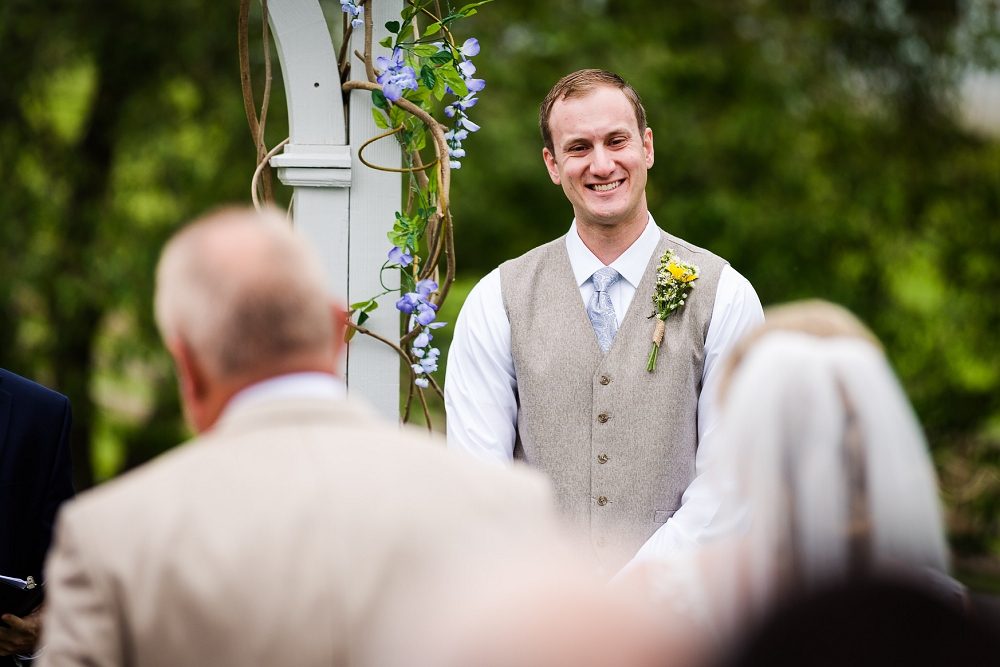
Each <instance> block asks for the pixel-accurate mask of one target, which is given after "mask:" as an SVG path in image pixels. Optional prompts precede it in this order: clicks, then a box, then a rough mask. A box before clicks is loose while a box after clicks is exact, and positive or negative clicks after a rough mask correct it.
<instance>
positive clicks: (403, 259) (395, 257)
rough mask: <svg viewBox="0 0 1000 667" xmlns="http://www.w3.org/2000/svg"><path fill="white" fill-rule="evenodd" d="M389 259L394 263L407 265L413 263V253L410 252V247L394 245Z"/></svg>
mask: <svg viewBox="0 0 1000 667" xmlns="http://www.w3.org/2000/svg"><path fill="white" fill-rule="evenodd" d="M389 261H390V262H392V263H393V264H398V265H400V266H402V267H407V266H409V265H410V264H412V263H413V255H411V254H410V249H409V248H400V247H399V246H392V250H390V251H389Z"/></svg>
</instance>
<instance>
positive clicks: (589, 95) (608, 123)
mask: <svg viewBox="0 0 1000 667" xmlns="http://www.w3.org/2000/svg"><path fill="white" fill-rule="evenodd" d="M549 127H550V128H551V131H552V133H553V135H557V134H558V135H559V140H560V141H568V140H572V139H573V138H577V137H585V136H594V135H600V136H604V135H607V134H612V133H616V132H632V133H635V132H637V131H638V129H639V122H638V119H637V118H636V115H635V109H634V108H633V106H632V103H631V102H629V99H628V97H626V96H625V93H624V92H623V91H622V90H621V89H619V88H615V87H613V86H598V87H596V88H594V89H593V90H590V91H587V92H586V93H580V94H577V95H574V96H572V97H569V98H566V97H562V98H559V99H558V100H557V101H556V102H555V104H553V105H552V111H551V113H550V114H549Z"/></svg>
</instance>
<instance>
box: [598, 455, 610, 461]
mask: <svg viewBox="0 0 1000 667" xmlns="http://www.w3.org/2000/svg"><path fill="white" fill-rule="evenodd" d="M597 462H598V463H607V462H608V455H607V454H598V455H597Z"/></svg>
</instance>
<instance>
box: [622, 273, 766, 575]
mask: <svg viewBox="0 0 1000 667" xmlns="http://www.w3.org/2000/svg"><path fill="white" fill-rule="evenodd" d="M763 322H764V310H763V308H761V305H760V299H758V298H757V293H756V292H755V291H754V289H753V286H752V285H751V284H750V281H748V280H747V279H746V278H744V277H743V276H741V275H740V274H739V273H737V272H736V270H735V269H733V268H732V267H730V266H729V265H726V267H725V268H724V269H723V270H722V275H720V276H719V285H718V288H717V290H716V293H715V306H714V307H713V309H712V323H711V324H710V325H709V327H708V336H707V337H706V338H705V367H704V370H703V371H702V384H701V396H700V397H699V399H698V453H697V455H696V458H695V478H694V481H692V482H691V484H690V486H688V488H687V490H686V491H684V495H683V496H682V497H681V506H680V509H678V510H677V511H676V512H675V513H674V515H673V516H672V517H670V518H669V519H668V520H667V522H666V523H665V524H663V525H662V526H660V528H659V530H657V531H656V532H655V533H653V535H652V537H650V538H649V540H647V541H646V543H645V544H644V545H642V548H641V549H639V553H637V554H636V555H635V558H633V559H632V561H631V562H630V563H629V564H628V565H626V566H625V568H623V569H622V572H625V571H626V570H628V569H630V568H631V567H632V566H633V565H634V564H636V563H638V562H639V561H643V560H648V559H654V558H667V557H670V556H671V555H673V554H675V553H679V552H681V551H684V550H687V549H690V548H692V547H697V546H698V545H699V544H702V543H703V541H705V540H707V539H710V538H712V537H715V536H713V535H712V534H711V532H710V531H709V530H708V527H709V524H710V523H711V521H712V518H713V517H714V516H715V513H716V512H717V511H718V509H719V506H720V505H721V504H722V496H721V494H719V493H718V492H716V490H715V489H714V488H713V487H712V486H711V485H710V484H709V482H708V479H707V478H706V476H705V469H706V465H707V464H708V462H709V460H710V459H711V457H712V453H713V452H714V450H715V448H716V447H715V442H714V440H715V438H716V437H718V435H717V434H718V425H719V418H720V416H721V414H720V406H719V402H718V391H719V382H720V380H721V379H722V360H723V359H725V357H726V356H727V355H728V354H729V352H730V350H732V349H733V347H734V346H735V345H736V343H737V342H738V341H739V340H740V338H742V337H743V336H744V335H745V334H747V333H748V332H749V331H751V330H752V329H754V328H756V327H757V326H758V325H760V324H763Z"/></svg>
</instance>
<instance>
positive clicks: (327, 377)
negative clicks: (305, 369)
mask: <svg viewBox="0 0 1000 667" xmlns="http://www.w3.org/2000/svg"><path fill="white" fill-rule="evenodd" d="M346 396H347V387H346V386H345V385H344V381H343V380H341V379H340V378H339V377H337V376H336V375H331V374H329V373H312V372H309V373H287V374H285V375H277V376H275V377H272V378H268V379H266V380H261V381H260V382H258V383H256V384H252V385H250V386H249V387H247V388H245V389H242V390H240V391H239V392H237V393H236V394H235V395H234V396H233V397H232V398H230V399H229V402H228V403H226V407H225V409H224V410H223V411H222V414H223V416H225V414H226V413H227V412H231V411H232V410H235V409H237V408H244V407H246V406H249V405H255V404H257V403H264V402H266V401H277V400H282V399H309V398H325V399H327V400H330V401H339V400H342V399H343V398H344V397H346Z"/></svg>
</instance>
